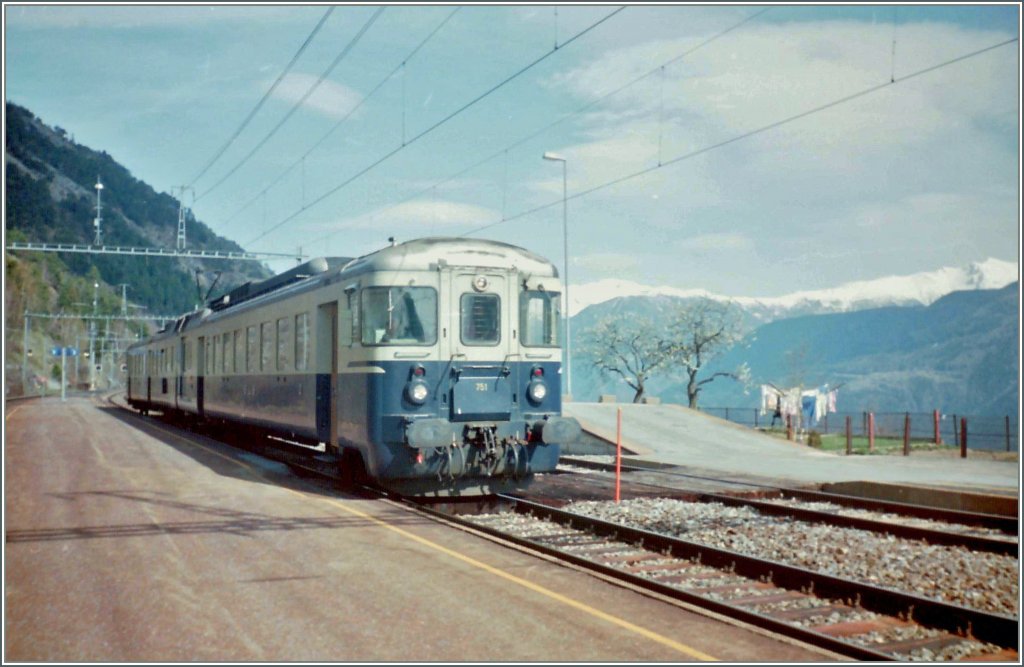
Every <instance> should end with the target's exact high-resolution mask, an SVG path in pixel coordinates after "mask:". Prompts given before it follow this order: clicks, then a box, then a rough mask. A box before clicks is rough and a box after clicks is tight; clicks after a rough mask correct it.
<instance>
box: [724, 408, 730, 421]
mask: <svg viewBox="0 0 1024 667" xmlns="http://www.w3.org/2000/svg"><path fill="white" fill-rule="evenodd" d="M725 421H729V408H726V409H725Z"/></svg>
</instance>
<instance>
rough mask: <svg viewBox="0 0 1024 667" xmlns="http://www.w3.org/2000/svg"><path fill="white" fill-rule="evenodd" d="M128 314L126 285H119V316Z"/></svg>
mask: <svg viewBox="0 0 1024 667" xmlns="http://www.w3.org/2000/svg"><path fill="white" fill-rule="evenodd" d="M127 314H128V283H121V315H127Z"/></svg>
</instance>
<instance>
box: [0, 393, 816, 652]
mask: <svg viewBox="0 0 1024 667" xmlns="http://www.w3.org/2000/svg"><path fill="white" fill-rule="evenodd" d="M4 464H5V465H4V475H5V485H6V486H5V498H4V503H5V511H6V524H5V531H6V541H5V545H4V556H5V558H4V567H5V571H4V585H5V589H4V600H5V628H4V629H5V632H4V659H5V662H6V661H60V662H64V661H72V662H90V661H121V662H150V661H155V662H177V661H209V662H215V661H271V662H282V661H338V662H359V661H368V662H379V661H402V662H408V661H417V662H419V661H427V662H434V661H437V662H479V661H486V662H527V661H530V662H538V661H539V662H562V661H566V662H568V661H583V662H600V661H615V662H655V661H657V662H694V661H697V660H701V659H719V660H725V661H731V662H752V661H772V662H801V661H814V662H819V661H822V660H826V659H829V658H828V656H825V655H822V654H821V653H819V652H817V651H814V650H812V649H805V648H802V647H798V646H793V645H791V644H789V643H786V642H784V641H781V640H778V639H776V638H772V637H769V636H766V635H764V634H763V633H760V632H755V631H752V630H749V629H746V628H741V627H737V626H734V625H730V624H726V623H723V622H721V621H718V620H716V619H714V618H711V617H708V616H706V615H703V614H699V613H693V612H690V611H686V610H682V609H680V608H679V607H676V606H673V605H671V604H669V603H667V602H664V601H661V600H657V599H654V598H652V597H649V596H645V595H641V594H638V593H637V592H635V591H632V590H629V589H626V588H623V587H621V586H617V585H612V584H610V583H608V582H605V581H603V580H600V579H598V578H596V577H594V576H591V575H588V574H584V573H582V572H579V571H576V570H574V569H571V568H568V567H565V566H561V565H557V564H554V563H551V562H548V561H545V560H542V559H538V558H536V557H533V556H530V555H527V554H524V553H521V552H519V551H517V550H515V549H512V548H508V547H506V546H503V545H500V544H495V543H493V542H490V541H487V540H484V539H481V538H480V537H478V536H475V535H473V534H470V533H466V532H463V531H459V530H455V529H453V528H451V527H450V526H447V525H445V524H441V523H437V522H433V521H430V520H427V519H424V518H420V517H417V516H415V515H413V514H410V513H409V512H407V511H405V510H403V509H402V508H400V507H397V506H395V505H392V504H389V503H386V502H381V501H372V500H366V499H356V498H352V497H346V496H345V495H344V494H341V493H339V492H337V491H334V490H331V489H329V488H325V487H324V485H323V484H322V483H319V482H316V481H313V480H304V479H301V478H298V477H296V476H295V475H294V474H292V473H291V472H290V471H289V470H288V469H287V468H285V467H284V466H282V465H280V464H276V463H273V462H268V461H266V460H264V459H261V458H259V457H256V456H253V455H250V454H246V453H243V452H240V451H239V450H237V449H232V448H230V447H227V446H225V445H222V444H219V443H216V442H213V441H211V440H208V439H205V438H198V439H195V438H193V437H192V436H190V435H188V434H184V433H181V432H176V431H175V430H174V429H171V428H169V427H167V426H165V425H163V424H161V423H159V422H156V421H155V420H153V419H142V418H139V417H137V416H134V415H131V414H127V413H125V412H122V411H119V410H116V409H112V408H110V407H107V406H106V405H104V404H103V403H101V402H98V401H96V402H93V401H91V400H89V399H82V398H78V399H71V400H69V401H68V402H67V403H61V402H60V401H59V400H56V399H43V400H40V401H32V402H26V403H17V404H9V405H8V406H7V413H6V419H5V445H4Z"/></svg>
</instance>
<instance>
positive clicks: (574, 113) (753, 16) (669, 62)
mask: <svg viewBox="0 0 1024 667" xmlns="http://www.w3.org/2000/svg"><path fill="white" fill-rule="evenodd" d="M771 9H772V7H767V8H765V9H762V10H761V11H759V12H756V13H754V14H751V15H750V16H748V17H746V18H744V19H743V20H741V21H739V22H738V23H735V24H733V25H731V26H729V27H728V28H726V29H724V30H722V31H721V32H718V33H716V34H715V35H713V36H711V37H709V38H708V39H706V40H704V41H703V42H700V43H699V44H697V45H695V46H693V47H691V48H689V49H687V50H685V51H684V52H682V53H680V54H679V55H677V56H673V57H672V58H671V59H669V60H667V61H665V62H664V63H662V64H661V65H659V66H657V67H655V68H654V69H651V70H649V71H647V72H646V73H644V74H641V75H640V76H638V77H636V78H634V79H632V80H630V81H628V82H626V83H624V84H623V85H621V86H619V87H618V88H615V89H614V90H612V91H609V92H607V93H605V94H603V95H601V96H600V97H596V98H594V99H593V100H591V101H590V102H587V103H586V104H584V105H583V106H581V107H579V108H578V109H576V110H574V111H570V112H569V113H567V114H565V115H563V116H562V117H561V118H558V119H557V120H555V121H554V122H552V123H549V124H547V125H545V126H544V127H542V128H540V129H538V130H535V131H534V132H531V133H530V134H528V135H526V136H525V137H522V138H521V139H518V140H517V141H515V142H513V143H511V144H509V145H508V146H505V147H504V148H502V149H500V150H498V151H497V152H495V153H492V154H491V155H488V156H487V157H485V158H483V159H482V160H478V161H477V162H474V163H473V164H471V165H469V166H468V167H465V168H463V169H462V170H460V171H458V172H456V173H454V174H452V175H450V176H448V177H447V178H445V179H443V180H440V181H437V182H436V183H433V184H432V185H428V186H427V187H425V188H423V189H422V190H420V191H418V192H416V193H414V194H412V195H410V196H409V197H406V198H405V199H403V200H401V201H399V202H396V203H395V204H392V205H391V206H388V207H387V208H384V209H383V210H381V211H380V213H384V212H386V211H390V210H393V209H395V208H398V207H399V206H401V205H402V204H405V203H407V202H410V201H412V200H414V199H417V198H419V197H422V196H423V195H425V194H426V193H428V192H431V191H434V190H436V188H437V187H438V186H439V185H444V184H445V183H448V182H449V181H452V180H454V179H456V178H458V177H459V176H462V175H463V174H465V173H467V172H469V171H472V170H473V169H476V168H477V167H479V166H481V165H484V164H486V163H488V162H490V161H491V160H493V159H495V158H497V157H500V156H502V155H507V154H508V152H509V151H510V150H512V149H514V148H518V147H519V146H521V145H523V144H525V143H526V142H528V141H530V140H532V139H535V138H537V137H538V136H540V135H541V134H543V133H545V132H547V131H548V130H550V129H551V128H553V127H555V126H556V125H559V124H561V123H564V122H565V121H566V120H568V119H570V118H572V117H573V116H578V115H579V114H581V113H583V112H584V111H586V110H587V109H589V108H591V107H593V106H594V105H596V104H598V103H600V102H603V101H604V100H606V99H608V98H609V97H612V96H614V95H617V94H618V93H621V92H622V91H623V90H625V89H627V88H629V87H630V86H633V85H635V84H637V83H639V82H640V81H643V80H644V79H646V78H648V77H650V76H651V75H653V74H656V73H659V72H663V71H664V69H665V68H666V67H669V66H671V65H674V64H675V63H677V62H679V61H680V60H682V59H683V58H685V57H686V56H688V55H690V54H692V53H694V52H695V51H697V50H699V49H701V48H703V47H705V46H707V45H708V44H710V43H711V42H714V41H715V40H717V39H719V38H720V37H723V36H724V35H727V34H729V33H730V32H732V31H733V30H736V29H737V28H739V27H741V26H743V25H745V24H747V23H749V22H750V21H753V20H754V19H756V18H758V17H760V16H761V15H763V14H765V13H766V12H768V11H770V10H771ZM250 203H251V202H250ZM247 206H248V204H247ZM503 212H504V207H503ZM338 231H339V230H335V231H333V232H330V233H328V234H326V235H324V236H321V237H319V238H317V239H315V240H314V241H313V243H316V242H318V241H323V240H326V239H328V238H330V237H331V236H333V235H334V234H337V233H338Z"/></svg>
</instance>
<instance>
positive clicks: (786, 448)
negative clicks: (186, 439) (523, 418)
mask: <svg viewBox="0 0 1024 667" xmlns="http://www.w3.org/2000/svg"><path fill="white" fill-rule="evenodd" d="M620 408H621V409H622V441H623V446H624V447H626V448H628V449H630V450H632V451H634V452H636V456H630V458H632V459H641V460H647V461H654V462H659V463H669V464H674V465H681V466H687V467H689V468H692V469H693V471H695V472H697V471H705V472H707V473H708V474H722V475H729V476H730V477H731V478H741V477H743V478H749V479H755V478H761V479H762V480H764V481H767V482H769V483H776V482H783V483H788V484H801V483H807V482H812V483H815V482H847V481H867V482H883V483H898V484H921V485H938V486H948V487H953V488H963V489H970V488H978V489H995V490H1000V489H1002V490H1013V491H1016V490H1017V489H1018V484H1019V480H1020V464H1019V462H1018V461H993V460H989V459H981V458H975V459H972V458H970V455H968V458H966V459H960V458H936V457H927V456H914V455H911V456H908V457H902V456H845V455H841V454H833V453H830V452H822V451H818V450H815V449H812V448H810V447H808V446H806V445H804V444H801V443H797V442H789V441H786V440H782V439H780V438H776V437H774V436H770V435H766V434H764V433H760V432H758V431H754V430H752V429H749V428H746V427H744V426H740V425H738V424H733V423H730V422H727V421H725V420H723V419H718V418H717V417H712V416H710V415H707V414H704V413H701V412H698V411H696V410H690V409H689V408H685V407H682V406H678V405H664V404H663V405H642V404H641V405H633V404H621V405H620V404H613V403H566V404H565V405H564V406H563V411H564V412H565V414H567V415H571V416H573V417H576V418H577V419H578V420H579V421H580V423H581V424H582V425H583V427H584V428H585V429H587V430H589V431H591V432H593V433H594V434H596V435H599V436H601V437H602V438H604V439H606V440H609V441H611V442H615V438H616V430H617V426H616V419H617V411H618V409H620Z"/></svg>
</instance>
